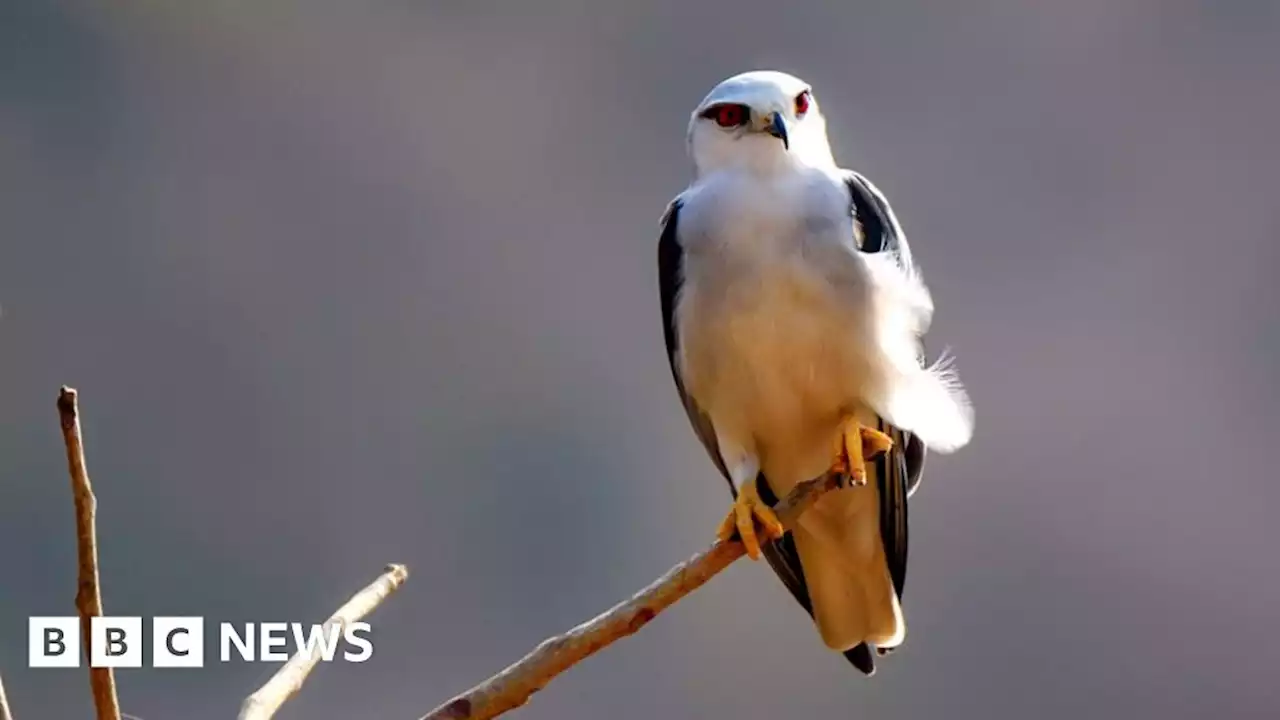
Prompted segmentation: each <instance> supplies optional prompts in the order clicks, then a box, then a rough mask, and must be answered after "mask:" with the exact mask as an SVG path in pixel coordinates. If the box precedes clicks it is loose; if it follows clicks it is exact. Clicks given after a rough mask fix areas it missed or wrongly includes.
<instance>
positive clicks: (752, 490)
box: [716, 480, 785, 560]
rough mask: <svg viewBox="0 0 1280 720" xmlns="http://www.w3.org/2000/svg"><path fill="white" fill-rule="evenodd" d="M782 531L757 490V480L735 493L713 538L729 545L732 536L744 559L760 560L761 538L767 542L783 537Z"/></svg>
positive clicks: (746, 484)
mask: <svg viewBox="0 0 1280 720" xmlns="http://www.w3.org/2000/svg"><path fill="white" fill-rule="evenodd" d="M784 532H785V528H783V527H782V522H781V521H779V520H778V516H777V515H775V514H774V512H773V510H772V509H771V508H770V507H769V506H768V505H765V503H764V501H763V500H761V499H760V495H759V494H758V492H757V490H756V481H755V480H752V481H751V482H748V483H745V484H743V486H742V489H741V490H739V491H738V498H737V499H736V500H734V502H733V507H732V508H730V509H729V514H728V515H726V516H725V519H724V520H723V521H721V523H720V527H719V529H717V530H716V536H717V537H719V538H720V539H721V540H724V541H725V542H728V541H729V540H732V539H733V538H734V536H735V535H736V536H738V538H739V539H741V540H742V545H743V547H744V548H746V551H747V556H748V557H750V558H751V559H752V560H759V559H760V545H761V542H760V536H763V538H764V541H765V542H766V543H768V542H771V541H773V540H777V539H778V538H780V537H782V534H783V533H784Z"/></svg>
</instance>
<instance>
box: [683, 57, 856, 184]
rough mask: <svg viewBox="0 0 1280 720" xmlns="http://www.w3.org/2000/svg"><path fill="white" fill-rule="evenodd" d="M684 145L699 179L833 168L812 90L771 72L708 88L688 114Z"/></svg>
mask: <svg viewBox="0 0 1280 720" xmlns="http://www.w3.org/2000/svg"><path fill="white" fill-rule="evenodd" d="M688 142H689V155H690V157H691V158H692V159H693V165H694V169H695V172H696V174H697V175H698V176H699V177H701V176H703V175H706V174H707V173H711V172H715V171H717V170H727V169H731V168H732V169H744V170H752V171H755V172H764V173H768V172H775V171H778V170H781V169H783V168H787V167H794V166H796V165H807V166H814V167H835V160H834V159H833V158H832V157H831V145H830V144H829V143H828V142H827V122H826V120H825V119H824V118H823V117H822V110H821V109H820V108H819V107H818V101H817V99H816V98H815V97H814V96H813V88H811V87H810V86H809V83H807V82H805V81H803V80H801V79H800V78H798V77H795V76H792V75H788V74H787V73H783V72H776V71H773V70H755V71H752V72H745V73H742V74H741V75H734V76H733V77H731V78H729V79H727V80H724V81H723V82H721V83H720V84H719V85H716V86H715V87H714V88H712V89H711V92H710V93H708V94H707V96H706V97H705V98H703V100H702V102H700V103H698V107H697V108H696V109H695V110H694V111H693V116H692V117H691V118H690V120H689V134H688Z"/></svg>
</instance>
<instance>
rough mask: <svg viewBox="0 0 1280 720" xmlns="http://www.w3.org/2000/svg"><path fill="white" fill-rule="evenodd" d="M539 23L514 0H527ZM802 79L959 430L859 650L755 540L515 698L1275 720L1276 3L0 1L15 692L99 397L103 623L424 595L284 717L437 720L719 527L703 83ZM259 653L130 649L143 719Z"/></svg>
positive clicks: (274, 611) (3, 437)
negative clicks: (880, 632)
mask: <svg viewBox="0 0 1280 720" xmlns="http://www.w3.org/2000/svg"><path fill="white" fill-rule="evenodd" d="M535 6H536V7H535ZM753 67H776V68H780V69H785V70H789V71H792V72H795V73H797V74H799V75H801V76H802V77H804V78H806V79H808V80H810V81H811V82H813V83H814V84H815V86H816V87H817V93H818V96H819V98H820V100H821V101H822V103H823V105H824V108H825V110H826V112H827V114H828V115H829V117H830V118H831V127H832V134H833V136H834V143H835V145H836V151H837V155H838V158H839V159H840V160H841V161H842V162H843V163H845V164H846V165H849V166H853V167H856V168H858V169H859V170H861V171H862V172H864V173H866V174H867V175H868V176H870V177H871V178H872V179H873V180H874V181H875V182H876V183H877V184H878V185H879V186H880V187H881V189H883V190H884V191H885V193H886V194H887V195H888V196H889V198H890V200H891V201H892V202H893V203H894V205H895V208H896V209H897V212H898V213H899V215H900V217H901V219H902V220H903V222H904V224H905V225H906V229H907V232H908V235H909V236H910V238H911V240H912V242H913V247H914V249H915V252H916V255H917V258H918V259H919V261H920V262H921V264H922V267H923V269H924V271H925V273H926V277H927V279H928V280H929V282H930V284H931V286H932V288H933V290H934V293H935V297H936V298H937V299H938V303H939V306H940V309H939V313H938V315H937V319H936V323H935V326H934V329H933V331H932V333H931V339H930V342H931V344H932V347H934V348H935V349H938V348H941V347H942V346H944V345H950V346H951V347H952V348H953V349H954V351H955V352H956V354H957V355H958V358H959V368H960V371H961V375H962V378H963V379H964V380H965V382H966V383H967V384H968V386H969V388H970V391H971V393H972V395H973V397H974V400H975V402H976V405H977V410H978V429H977V435H976V437H975V439H974V442H973V443H972V445H970V446H969V447H968V448H966V449H964V450H963V451H962V452H960V453H959V454H957V455H953V456H949V457H942V456H935V457H934V459H932V460H931V461H930V465H929V469H928V472H927V474H926V477H925V480H924V485H923V486H922V488H921V492H920V494H919V495H917V496H916V501H915V502H914V504H913V505H912V521H913V525H912V532H913V537H912V555H911V565H910V572H909V582H908V585H907V595H906V610H907V616H908V621H909V627H910V634H909V639H908V642H907V645H906V646H905V647H904V648H903V649H902V650H901V651H899V653H897V654H895V655H894V656H893V657H892V658H889V659H888V660H887V661H885V662H883V663H882V664H881V672H880V673H879V674H878V675H877V676H876V677H875V678H873V679H871V680H866V679H864V678H862V677H861V676H859V675H858V674H857V673H856V672H854V671H853V670H852V669H851V668H850V667H848V666H847V665H846V664H845V663H844V661H843V660H841V659H840V658H839V657H838V656H835V655H833V654H830V653H828V652H826V651H825V650H824V649H823V648H822V646H821V643H820V641H819V640H818V638H817V635H816V633H815V632H814V631H813V629H812V627H811V626H810V624H809V622H808V620H807V618H806V617H805V615H804V613H803V612H802V611H801V610H800V609H799V608H798V607H796V606H795V605H794V604H793V602H792V600H791V599H790V597H789V596H788V595H787V594H786V591H785V590H784V589H783V587H782V586H781V584H780V583H778V581H777V580H776V579H775V578H774V577H772V575H771V574H770V573H769V571H768V570H767V568H766V567H764V566H763V565H762V564H760V565H752V564H749V563H745V562H744V563H739V564H738V565H735V566H734V567H732V568H731V569H730V570H729V571H728V572H727V573H726V574H725V575H723V576H722V577H720V578H717V579H716V580H715V581H714V582H712V583H711V584H710V585H709V586H708V587H706V588H705V589H704V590H703V591H701V592H699V593H697V594H696V595H694V596H692V597H690V598H688V599H687V600H685V601H683V602H681V603H680V604H678V605H677V606H676V607H675V608H673V609H672V610H671V611H670V612H669V613H667V614H664V615H663V616H661V617H660V618H659V619H658V620H657V621H656V622H654V623H653V624H652V625H651V626H650V627H649V628H647V629H646V630H645V631H644V632H642V633H640V634H639V635H637V636H635V637H633V638H631V639H628V640H625V641H623V642H622V643H621V644H619V645H616V646H614V647H612V648H610V649H608V650H607V651H606V652H604V653H603V654H601V655H599V656H597V657H596V658H594V659H592V660H591V661H589V662H587V663H586V664H583V665H581V666H579V667H578V668H575V669H574V670H572V671H570V672H569V673H568V674H567V675H565V676H563V677H562V678H560V679H559V680H557V681H555V682H554V683H553V684H552V685H551V686H550V687H549V688H548V689H547V690H545V691H544V692H542V693H540V694H538V695H537V696H536V697H535V698H534V700H533V702H532V704H531V705H529V706H527V707H526V708H525V709H523V710H520V711H518V715H519V716H521V717H525V718H565V717H569V718H576V717H581V718H589V717H607V718H610V719H611V720H632V719H637V720H638V719H639V718H650V717H655V716H660V717H667V718H703V717H735V718H743V719H747V718H770V717H828V716H831V717H852V718H884V719H888V718H937V717H943V716H947V717H960V718H1026V717H1030V718H1048V719H1053V718H1078V717H1080V716H1081V715H1082V714H1088V715H1089V716H1092V717H1104V718H1113V717H1144V718H1145V717H1152V718H1155V717H1159V718H1165V719H1170V718H1204V717H1215V718H1228V717H1229V718H1249V717H1276V716H1277V714H1278V711H1280V690H1277V680H1276V673H1277V670H1280V612H1278V610H1277V608H1278V605H1280V573H1278V572H1277V568H1278V567H1280V562H1278V561H1277V559H1276V555H1275V553H1276V550H1277V534H1276V532H1275V530H1274V529H1273V527H1272V526H1271V523H1270V522H1269V520H1270V516H1271V515H1272V514H1273V509H1274V507H1275V504H1276V502H1277V500H1280V490H1277V488H1276V483H1275V482H1273V481H1274V479H1275V474H1276V473H1275V469H1274V464H1273V463H1274V448H1275V446H1276V444H1277V441H1280V434H1278V433H1277V429H1276V428H1277V421H1280V411H1278V407H1280V402H1278V401H1280V397H1278V393H1277V389H1276V384H1275V383H1274V382H1272V381H1271V378H1270V375H1271V371H1272V370H1274V369H1275V368H1276V366H1277V364H1278V363H1280V320H1278V319H1277V318H1278V317H1280V314H1278V313H1277V308H1278V307H1280V293H1278V292H1277V290H1276V286H1275V283H1274V277H1275V275H1276V271H1277V270H1278V269H1280V249H1278V248H1277V235H1278V232H1280V210H1277V198H1276V192H1277V189H1278V187H1277V186H1278V185H1280V183H1277V182H1276V178H1275V168H1276V167H1277V166H1278V165H1280V142H1277V139H1276V137H1277V136H1276V132H1277V128H1280V90H1278V89H1277V77H1280V76H1278V74H1277V73H1278V72H1280V70H1278V69H1280V8H1278V7H1277V3H1274V2H1259V1H1254V2H1247V1H1245V0H1238V1H1233V2H1223V1H1218V2H1208V1H1203V0H1202V1H1199V2H1196V1H1192V0H1128V1H1127V2H1123V3H1121V2H1110V1H1104V0H1079V1H1076V2H1065V1H1063V2H1053V3H1050V2H1014V1H1013V0H985V1H980V2H970V3H943V2H932V3H929V2H920V1H914V0H901V1H899V2H895V3H849V4H847V5H844V6H840V5H837V4H836V3H818V2H788V3H775V2H758V1H757V0H737V1H733V2H730V1H727V0H721V1H718V2H700V3H692V4H686V3H684V2H675V1H673V0H663V1H660V2H652V3H647V4H641V3H628V2H621V1H619V0H600V1H599V2H593V3H585V2H568V1H562V2H543V3H517V2H481V1H480V0H471V1H469V2H466V3H464V2H421V1H419V2H365V3H343V2H336V1H335V2H307V3H303V2H265V3H248V2H244V3H232V2H204V3H162V2H154V1H151V2H146V1H142V0H125V1H122V2H112V3H105V2H103V3H92V2H71V1H70V0H68V1H67V2H56V1H54V0H45V1H43V2H40V1H38V0H3V1H2V2H0V672H2V673H3V676H4V679H5V682H6V684H7V685H8V688H9V695H10V700H11V702H12V703H13V705H14V709H15V712H16V713H17V714H18V717H19V718H20V720H34V719H36V718H54V719H58V718H83V717H88V716H89V714H90V701H89V692H88V685H87V681H86V679H85V671H84V670H83V669H80V670H29V669H27V668H26V618H27V616H29V615H39V614H61V613H70V612H72V610H73V606H72V598H73V596H74V593H75V584H74V572H75V571H74V530H73V522H72V521H73V517H72V511H71V500H70V492H69V489H68V483H67V480H66V470H65V461H64V458H63V454H62V448H61V440H60V437H59V434H58V429H57V419H56V413H55V410H54V399H55V396H56V393H57V389H58V386H59V385H60V384H62V383H67V384H71V385H73V386H75V387H77V388H79V389H80V391H81V402H82V406H83V410H84V414H85V418H84V423H85V435H86V443H87V449H88V457H89V469H90V471H91V474H92V477H93V479H94V481H95V484H96V487H97V491H98V495H99V502H100V519H99V532H100V539H101V544H102V550H101V552H102V570H103V573H104V595H105V604H106V607H107V610H108V612H110V613H113V614H137V615H143V616H148V615H154V614H197V615H204V616H207V617H209V618H210V619H211V621H212V620H250V619H252V620H301V621H311V620H317V621H318V620H320V619H322V618H323V617H325V616H326V615H327V614H328V613H329V612H330V611H331V610H332V609H333V608H335V607H336V606H337V605H338V604H339V603H340V602H342V601H343V600H344V599H345V598H346V597H347V596H348V595H349V594H350V593H351V592H353V591H354V590H355V589H357V588H358V587H359V586H361V585H362V584H363V583H365V582H367V581H368V580H369V579H371V578H372V577H373V576H374V575H375V574H376V573H377V572H378V570H379V569H380V568H381V566H382V565H383V564H384V563H386V562H391V561H399V562H404V563H407V564H408V565H409V566H410V568H411V569H412V571H413V576H412V578H411V579H410V581H409V584H408V585H407V586H406V587H405V589H404V590H403V591H402V592H401V594H399V595H397V596H396V597H395V598H393V599H392V600H391V601H390V602H389V603H388V604H386V605H385V606H384V607H383V608H381V609H380V610H378V611H377V613H376V614H375V615H374V616H373V617H372V622H373V624H374V628H375V638H374V639H375V643H376V652H375V655H374V658H373V660H371V661H370V662H368V663H365V664H363V665H334V666H330V667H322V668H320V669H318V670H317V672H316V674H315V675H313V677H312V681H311V684H310V685H308V686H307V687H306V688H305V689H304V691H303V692H302V693H301V695H300V696H299V697H298V698H296V699H295V700H294V701H293V702H291V703H290V704H289V705H287V706H286V708H285V710H284V711H283V712H282V713H281V715H280V717H281V718H346V717H370V718H373V717H386V718H394V717H404V718H412V717H417V716H418V714H420V713H422V712H425V711H426V710H428V709H430V708H431V707H433V706H434V705H435V704H436V703H438V702H440V701H443V700H445V699H446V698H447V697H448V696H449V695H451V694H452V693H454V692H456V691H459V690H462V689H464V688H465V687H467V686H469V685H470V684H471V683H473V682H475V681H478V680H480V679H482V678H483V677H485V676H487V675H488V674H490V673H491V672H493V671H496V670H498V669H499V668H501V667H502V666H504V665H505V664H506V663H508V662H510V661H512V660H514V659H515V658H517V657H518V656H519V655H521V654H523V653H524V652H525V651H526V650H527V649H529V648H530V647H532V646H533V645H534V644H535V643H536V642H538V641H539V640H540V639H542V638H543V637H545V636H546V635H548V634H551V633H554V632H558V631H560V630H563V629H565V628H567V627H569V626H571V625H573V624H574V623H576V622H579V621H581V620H584V619H586V618H587V617H589V616H590V615H592V614H594V613H595V612H597V611H599V610H602V609H604V608H605V607H607V606H608V605H610V604H611V603H612V602H614V601H616V600H618V599H620V598H621V597H623V596H624V595H626V594H629V593H630V592H632V591H633V590H635V589H637V588H639V587H640V586H642V585H644V584H645V583H647V582H649V581H650V580H651V579H652V578H653V577H655V576H656V575H657V574H658V573H660V572H662V571H663V570H665V569H666V568H667V567H669V566H670V565H671V564H673V563H674V562H676V561H678V560H681V559H683V558H684V557H686V556H687V555H689V554H690V553H692V552H693V551H694V550H696V549H698V548H699V547H701V546H702V545H703V544H704V543H706V542H707V541H708V540H709V539H710V537H711V533H712V531H713V528H714V525H715V523H716V522H717V521H718V520H719V519H720V517H721V516H722V514H723V513H724V511H725V510H726V508H727V503H728V495H727V491H726V489H725V487H724V485H723V481H722V480H720V479H719V478H718V477H717V476H716V474H715V471H714V470H713V468H712V466H711V464H710V463H709V462H708V461H707V459H706V458H705V457H704V455H703V451H702V449H701V448H700V447H699V446H698V445H697V443H696V441H695V440H694V438H693V434H692V432H691V431H690V430H689V429H688V427H687V423H686V420H685V418H684V416H683V415H682V413H681V410H680V408H679V405H678V402H677V400H676V397H675V392H674V390H673V388H672V387H671V380H670V378H669V375H668V370H667V366H666V361H665V359H664V356H663V351H662V339H661V329H660V322H659V313H658V301H657V287H656V286H657V281H656V268H655V244H656V235H657V220H658V216H659V214H660V213H661V211H662V209H663V207H664V205H665V203H666V202H667V201H668V199H670V198H671V197H672V196H673V195H674V194H675V193H676V192H678V191H679V190H680V189H681V188H682V187H683V186H684V184H685V182H686V181H687V179H688V164H687V162H686V160H685V156H684V146H683V139H684V138H683V134H684V129H685V123H686V120H687V117H688V113H689V111H690V110H691V108H692V107H693V105H694V103H696V102H697V101H698V100H699V99H700V98H701V97H702V95H703V94H704V93H705V92H706V91H707V90H708V89H709V88H710V87H711V85H713V84H714V83H715V82H717V81H719V80H720V79H722V78H723V77H726V76H728V75H730V74H733V73H736V72H738V71H741V70H745V69H749V68H753ZM271 671H272V667H271V666H268V665H249V664H243V663H231V664H227V665H218V664H216V663H215V664H213V665H211V666H208V667H206V668H205V669H204V670H191V671H179V670H171V671H163V670H156V669H141V670H126V671H120V672H119V673H118V679H119V682H120V685H121V697H122V701H123V705H124V708H125V710H126V711H128V712H130V713H132V714H134V715H137V716H140V717H142V718H144V720H169V719H173V720H177V719H190V720H200V719H202V718H224V717H230V716H232V715H233V714H234V711H235V708H236V706H237V704H238V703H239V701H240V699H241V697H243V695H245V694H246V693H247V692H249V691H250V690H251V689H252V688H254V687H256V686H257V684H258V683H259V682H261V681H262V680H263V679H265V677H266V676H267V675H269V674H270V672H271Z"/></svg>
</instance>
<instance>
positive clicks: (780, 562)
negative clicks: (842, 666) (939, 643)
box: [756, 172, 926, 675]
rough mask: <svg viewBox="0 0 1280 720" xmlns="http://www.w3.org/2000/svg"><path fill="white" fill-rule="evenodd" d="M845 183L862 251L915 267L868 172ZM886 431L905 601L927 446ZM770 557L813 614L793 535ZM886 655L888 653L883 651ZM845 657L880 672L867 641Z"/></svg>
mask: <svg viewBox="0 0 1280 720" xmlns="http://www.w3.org/2000/svg"><path fill="white" fill-rule="evenodd" d="M845 184H846V185H847V186H848V188H849V212H850V213H851V214H852V215H853V218H854V223H855V227H856V228H857V231H856V233H855V234H856V237H855V241H856V242H857V245H858V249H859V250H860V251H862V252H868V253H874V252H890V253H893V254H894V256H895V257H897V259H898V262H900V263H902V264H903V265H904V266H905V267H908V268H910V267H911V264H912V258H911V249H910V246H909V245H908V244H907V238H906V235H905V234H903V232H902V226H901V225H900V224H899V223H898V219H897V217H896V216H895V215H894V214H893V210H892V209H891V208H890V207H889V203H888V201H887V200H886V199H885V198H884V195H883V194H881V193H880V191H879V190H878V189H877V188H876V187H875V186H874V185H872V184H871V182H870V181H869V180H867V179H866V178H865V177H863V176H862V175H860V174H858V173H855V172H850V173H849V175H848V178H847V179H846V181H845ZM920 361H921V362H922V363H923V362H924V347H923V344H922V345H921V348H920ZM879 426H880V428H879V429H880V430H881V431H882V432H884V433H887V434H888V435H889V436H890V437H891V438H893V443H894V444H893V448H892V449H891V450H890V451H889V452H888V453H886V454H884V455H881V456H880V457H879V458H877V459H876V460H875V468H874V469H875V476H876V484H877V487H878V489H879V492H880V537H881V542H882V543H883V544H884V555H885V560H886V561H887V563H888V566H889V576H890V577H891V578H892V579H893V588H894V591H895V592H897V594H898V599H899V601H901V599H902V592H903V589H904V587H905V585H906V579H907V545H908V533H907V498H908V497H910V496H911V495H912V494H913V493H914V492H915V490H916V488H917V487H918V486H919V484H920V478H921V475H922V474H923V472H924V461H925V455H926V453H925V447H924V443H922V442H920V440H919V438H916V437H915V436H914V435H912V434H911V433H908V432H905V431H903V430H901V429H899V428H896V427H894V426H892V425H890V424H889V423H887V422H885V421H884V420H883V419H880V421H879ZM756 485H757V489H758V490H759V492H760V496H761V499H762V500H764V501H765V502H766V503H769V504H770V505H772V504H774V503H776V502H777V500H778V498H777V497H776V496H774V495H773V493H772V492H770V490H769V486H768V483H767V482H764V478H762V477H757V478H756ZM764 555H765V559H767V560H768V561H769V565H770V566H771V567H772V568H773V571H774V573H775V574H777V576H778V578H779V579H781V580H782V583H783V585H785V586H786V587H787V589H788V590H789V591H791V595H792V596H793V597H794V598H795V599H796V602H798V603H800V606H801V607H803V608H804V609H805V612H808V613H809V614H810V615H813V604H812V602H811V601H810V599H809V591H808V588H807V586H806V585H805V579H804V569H803V568H802V567H801V566H800V555H799V553H798V552H797V551H796V545H795V540H794V538H792V536H791V534H790V533H788V534H787V535H785V536H783V537H782V538H781V539H780V540H778V541H777V542H774V543H771V544H770V545H768V546H766V547H765V548H764ZM880 652H881V653H882V654H883V653H884V652H886V651H884V650H881V651H880ZM844 656H845V658H846V659H847V660H848V661H849V662H850V663H851V664H852V665H853V666H854V667H856V668H858V669H859V670H861V671H862V672H863V673H865V674H867V675H871V674H873V673H874V672H875V660H874V658H873V656H872V654H871V648H870V647H868V646H867V645H866V644H865V643H864V644H861V645H858V646H857V647H854V648H853V649H851V650H847V651H846V652H845V653H844Z"/></svg>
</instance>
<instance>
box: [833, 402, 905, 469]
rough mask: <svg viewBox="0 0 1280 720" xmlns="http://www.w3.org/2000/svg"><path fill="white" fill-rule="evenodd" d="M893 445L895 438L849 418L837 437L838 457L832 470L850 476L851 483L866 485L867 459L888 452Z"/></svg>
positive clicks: (872, 458)
mask: <svg viewBox="0 0 1280 720" xmlns="http://www.w3.org/2000/svg"><path fill="white" fill-rule="evenodd" d="M891 447H893V440H892V439H891V438H890V437H889V436H888V435H885V434H884V433H882V432H880V431H879V430H877V429H875V428H873V427H867V426H866V425H863V424H862V423H860V422H858V421H857V420H855V419H853V418H849V419H847V420H845V422H844V425H843V426H842V427H841V428H840V435H839V436H838V437H837V438H836V453H835V455H836V458H835V462H834V463H832V465H831V472H834V473H836V474H838V475H840V476H841V477H845V478H848V481H849V484H850V485H854V486H862V485H866V484H867V461H868V460H874V459H875V458H876V457H877V456H878V455H880V453H883V452H888V451H889V448H891Z"/></svg>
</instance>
